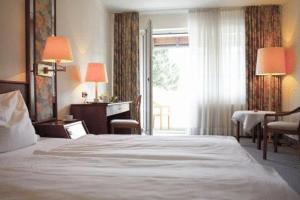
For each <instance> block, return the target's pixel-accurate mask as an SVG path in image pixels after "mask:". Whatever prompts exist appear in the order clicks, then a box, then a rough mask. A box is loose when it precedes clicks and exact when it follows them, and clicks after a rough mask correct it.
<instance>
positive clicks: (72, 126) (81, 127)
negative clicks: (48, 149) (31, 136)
mask: <svg viewBox="0 0 300 200" xmlns="http://www.w3.org/2000/svg"><path fill="white" fill-rule="evenodd" d="M34 127H35V130H36V133H37V134H39V135H40V136H41V137H53V138H69V139H77V138H80V137H82V136H84V135H86V134H89V131H88V129H87V127H86V125H85V123H84V121H81V120H73V121H70V122H65V121H60V120H58V121H50V122H43V123H37V124H34Z"/></svg>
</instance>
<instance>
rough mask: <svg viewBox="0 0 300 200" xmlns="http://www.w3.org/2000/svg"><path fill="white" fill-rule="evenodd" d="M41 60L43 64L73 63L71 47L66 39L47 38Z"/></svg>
mask: <svg viewBox="0 0 300 200" xmlns="http://www.w3.org/2000/svg"><path fill="white" fill-rule="evenodd" d="M42 60H43V61H45V62H57V63H70V62H73V55H72V51H71V45H70V42H69V40H68V39H67V38H65V37H62V36H50V37H48V38H47V41H46V45H45V48H44V51H43V55H42Z"/></svg>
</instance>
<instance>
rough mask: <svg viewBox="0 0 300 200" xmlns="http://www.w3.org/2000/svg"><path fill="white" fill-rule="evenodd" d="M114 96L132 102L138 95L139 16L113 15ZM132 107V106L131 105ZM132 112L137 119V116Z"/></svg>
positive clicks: (133, 13)
mask: <svg viewBox="0 0 300 200" xmlns="http://www.w3.org/2000/svg"><path fill="white" fill-rule="evenodd" d="M113 81H114V82H113V89H114V95H115V96H118V97H119V99H120V100H122V101H133V100H134V99H135V98H136V96H137V95H138V94H139V14H138V13H136V12H128V13H118V14H115V20H114V80H113ZM133 106H134V105H133ZM131 110H132V115H133V117H134V118H136V119H137V117H139V115H137V114H136V113H135V112H134V109H131Z"/></svg>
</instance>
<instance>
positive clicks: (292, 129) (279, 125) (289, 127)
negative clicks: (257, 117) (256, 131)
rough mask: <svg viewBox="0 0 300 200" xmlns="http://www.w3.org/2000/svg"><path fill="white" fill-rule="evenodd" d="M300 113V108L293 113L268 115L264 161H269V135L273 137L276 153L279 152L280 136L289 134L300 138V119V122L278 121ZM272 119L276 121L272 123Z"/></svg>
mask: <svg viewBox="0 0 300 200" xmlns="http://www.w3.org/2000/svg"><path fill="white" fill-rule="evenodd" d="M298 112H300V107H298V108H296V109H295V110H293V111H291V112H278V113H275V114H266V115H265V120H264V133H263V134H264V135H263V143H264V145H263V159H267V150H268V133H270V134H272V135H273V141H274V152H277V151H278V135H280V134H289V135H298V137H299V138H300V119H299V122H287V121H278V118H279V117H284V116H288V115H292V114H295V113H298ZM270 117H272V118H273V119H274V117H275V121H270V120H269V118H270Z"/></svg>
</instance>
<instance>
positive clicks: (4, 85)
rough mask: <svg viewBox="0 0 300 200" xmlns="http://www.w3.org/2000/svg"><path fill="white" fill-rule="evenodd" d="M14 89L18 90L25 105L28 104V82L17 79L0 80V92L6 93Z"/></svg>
mask: <svg viewBox="0 0 300 200" xmlns="http://www.w3.org/2000/svg"><path fill="white" fill-rule="evenodd" d="M15 90H20V92H21V93H22V95H23V98H24V100H25V102H26V104H27V106H29V84H28V83H26V82H18V81H1V80H0V94H3V93H6V92H12V91H15Z"/></svg>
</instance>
